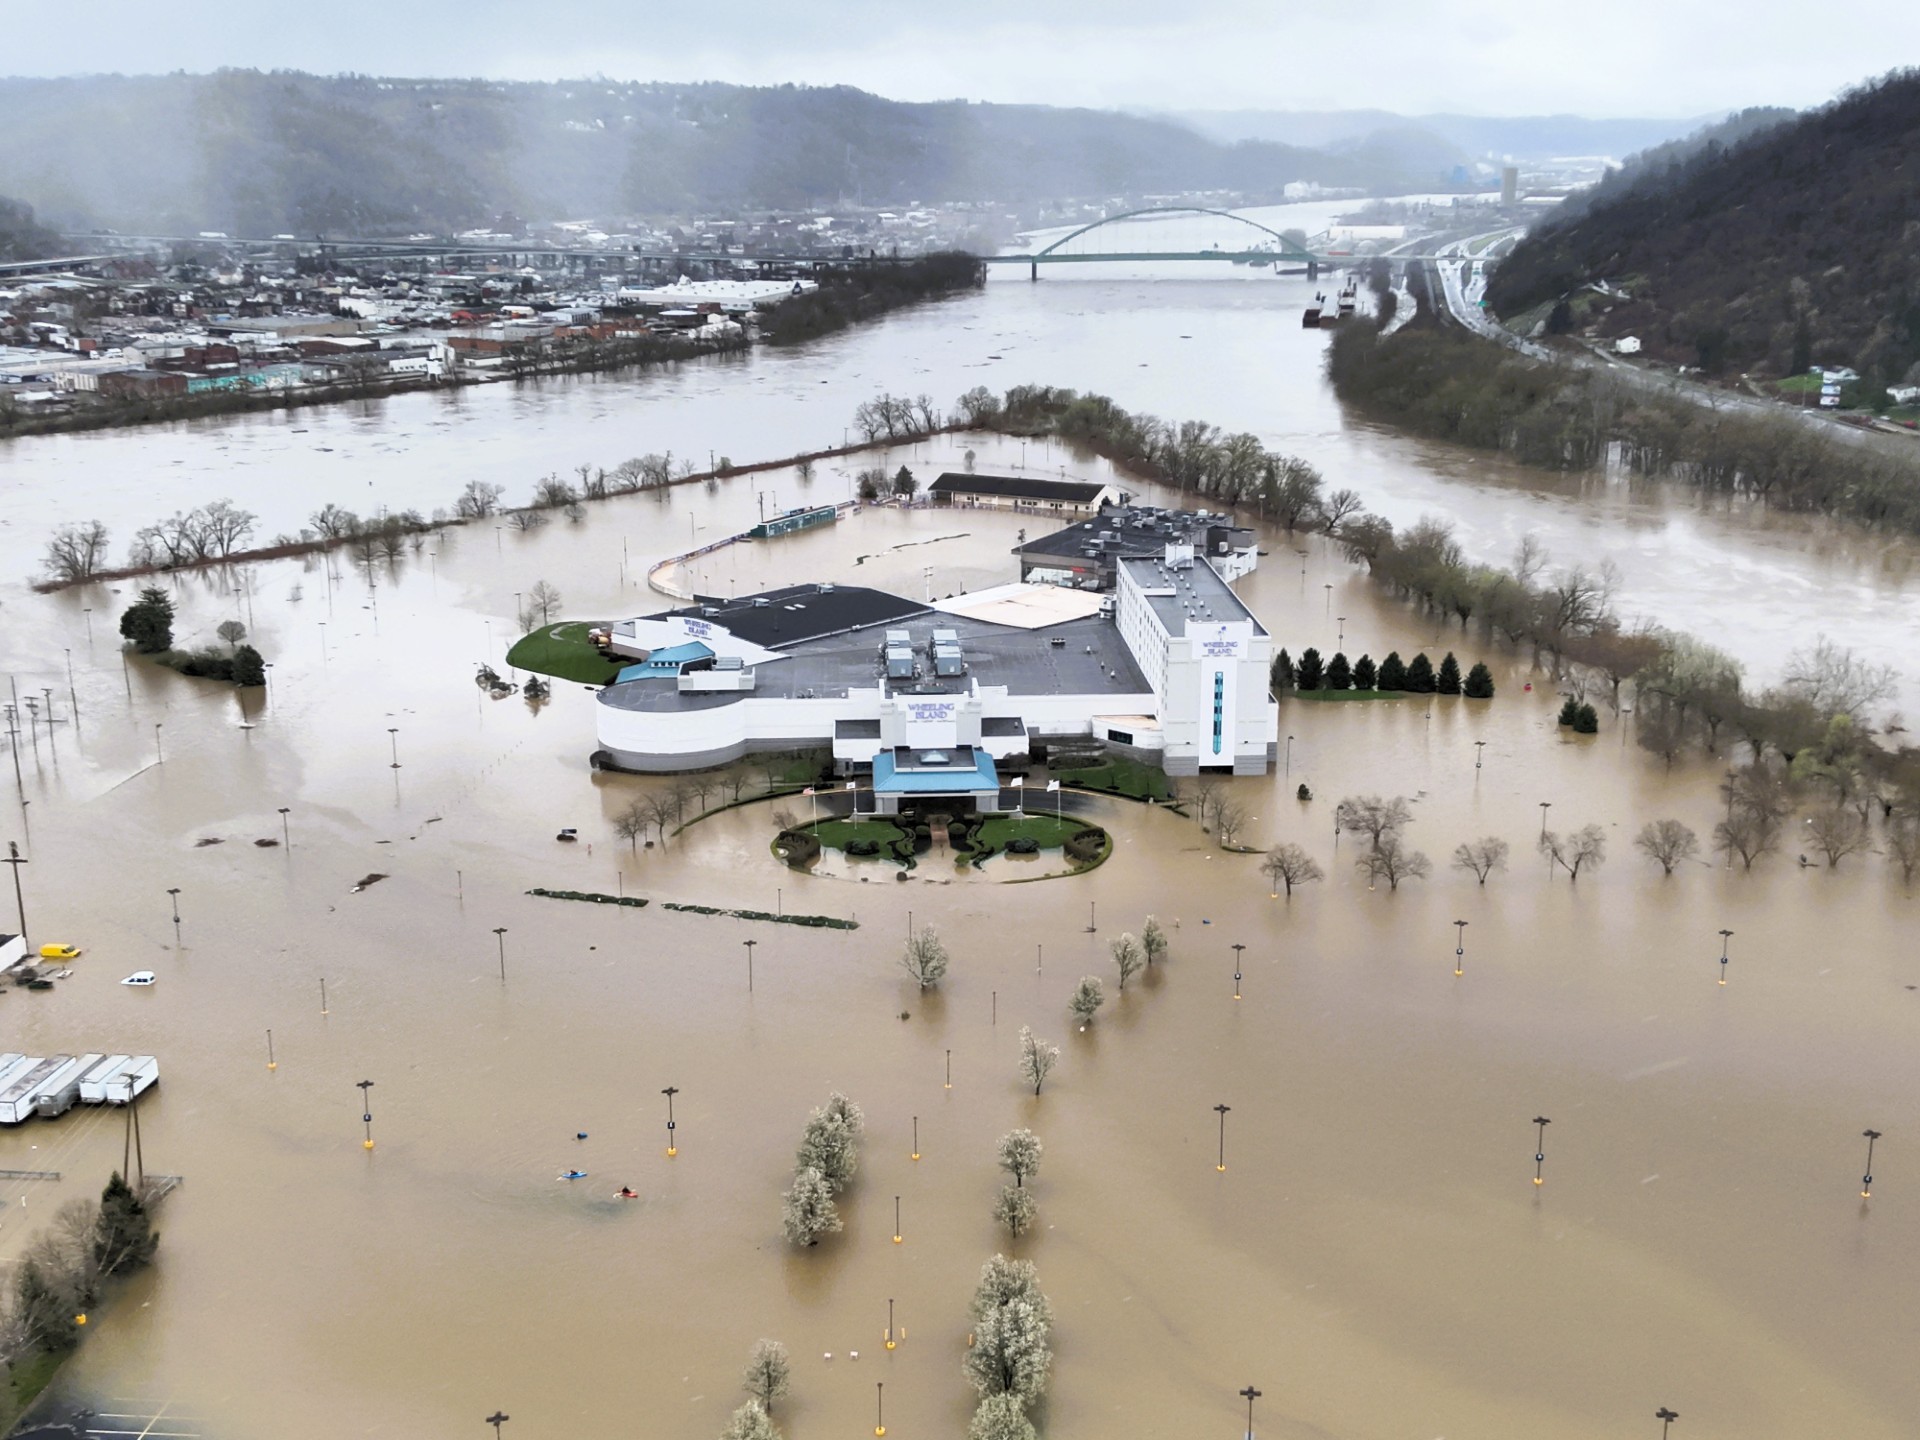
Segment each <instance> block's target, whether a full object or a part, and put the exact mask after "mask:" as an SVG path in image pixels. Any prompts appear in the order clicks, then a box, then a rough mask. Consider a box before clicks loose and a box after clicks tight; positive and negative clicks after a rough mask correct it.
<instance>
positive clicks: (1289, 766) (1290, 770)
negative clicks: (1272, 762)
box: [1287, 735, 1293, 775]
mask: <svg viewBox="0 0 1920 1440" xmlns="http://www.w3.org/2000/svg"><path fill="white" fill-rule="evenodd" d="M1287 774H1289V775H1291V774H1293V737H1292V736H1291V735H1289V736H1287Z"/></svg>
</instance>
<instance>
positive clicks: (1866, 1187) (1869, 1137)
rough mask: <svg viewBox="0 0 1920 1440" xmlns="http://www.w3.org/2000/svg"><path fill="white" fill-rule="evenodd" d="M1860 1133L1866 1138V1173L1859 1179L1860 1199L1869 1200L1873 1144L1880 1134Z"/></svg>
mask: <svg viewBox="0 0 1920 1440" xmlns="http://www.w3.org/2000/svg"><path fill="white" fill-rule="evenodd" d="M1860 1133H1861V1134H1862V1135H1863V1136H1865V1137H1866V1141H1867V1172H1866V1174H1864V1175H1862V1176H1861V1177H1860V1198H1861V1199H1862V1200H1871V1199H1872V1198H1873V1142H1874V1141H1876V1140H1878V1139H1879V1138H1880V1132H1879V1131H1878V1130H1862V1131H1861V1132H1860Z"/></svg>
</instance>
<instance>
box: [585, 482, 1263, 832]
mask: <svg viewBox="0 0 1920 1440" xmlns="http://www.w3.org/2000/svg"><path fill="white" fill-rule="evenodd" d="M1125 513H1129V514H1133V515H1134V516H1135V517H1136V518H1138V516H1139V515H1140V514H1141V513H1142V512H1140V511H1138V510H1137V509H1136V510H1132V511H1129V512H1125ZM1147 513H1149V514H1153V515H1159V516H1163V517H1166V519H1167V521H1168V522H1169V523H1167V524H1166V525H1164V527H1162V533H1160V534H1159V535H1158V536H1157V540H1158V543H1157V545H1156V546H1154V547H1152V548H1151V549H1149V547H1148V546H1146V545H1145V544H1143V543H1142V542H1141V541H1140V539H1139V538H1138V537H1137V536H1135V537H1130V540H1129V543H1127V544H1125V545H1124V546H1111V547H1104V548H1102V549H1101V550H1100V553H1099V558H1100V560H1101V561H1102V562H1103V568H1104V569H1105V571H1106V574H1107V575H1110V577H1111V585H1110V588H1107V589H1090V588H1087V589H1083V588H1076V587H1075V586H1074V585H1072V584H1059V583H1054V584H1038V583H1032V582H1028V581H1022V582H1019V583H1015V584H1009V585H1002V586H997V587H995V588H993V589H990V590H984V591H976V592H974V593H972V594H968V595H956V596H952V597H949V598H948V599H945V600H940V601H935V602H932V603H931V604H922V603H920V602H918V601H914V600H910V599H906V598H904V597H902V596H898V595H891V594H887V593H885V592H883V591H879V590H872V589H867V588H864V587H859V586H842V585H832V584H819V585H802V586H791V587H788V588H786V589H782V590H773V591H768V592H766V593H765V594H761V595H753V596H747V597H744V598H742V599H737V600H731V601H721V600H717V599H714V600H706V601H703V602H701V603H697V604H694V605H690V606H686V607H684V608H681V609H677V610H669V611H665V612H663V613H660V614H656V615H647V616H641V617H637V618H635V619H631V620H623V621H621V622H619V623H618V624H616V625H614V626H613V627H612V628H611V630H610V632H609V633H608V634H607V635H606V637H605V644H606V646H607V648H608V649H609V650H610V651H611V652H612V653H614V654H617V655H622V656H627V657H630V658H631V659H632V660H633V662H634V663H633V664H631V665H628V666H627V667H626V668H625V669H624V670H622V671H621V672H620V675H619V677H618V679H617V680H615V682H614V683H613V684H611V685H608V686H607V687H606V688H605V689H603V690H601V691H600V693H599V695H598V697H597V700H598V704H597V707H596V729H597V733H598V739H599V746H600V748H599V749H598V751H596V752H595V755H594V757H593V758H594V762H595V763H596V764H597V765H600V766H602V767H605V768H609V769H618V770H631V771H639V772H645V773H659V772H673V771H683V770H696V769H702V768H706V767H709V766H715V765H723V764H726V763H728V762H730V761H733V760H737V759H739V758H740V757H741V756H743V755H746V754H749V753H751V752H754V751H765V750H795V749H806V748H814V747H830V748H831V750H832V752H833V757H834V761H835V765H836V768H837V769H838V770H839V771H840V772H841V773H842V774H844V775H848V776H860V777H869V776H870V777H871V783H872V787H873V793H874V799H875V803H876V805H877V807H878V808H880V809H882V810H888V809H892V808H894V804H895V803H896V802H897V798H899V797H904V796H910V795H925V794H929V793H937V794H944V795H951V796H955V797H961V796H965V797H970V798H971V799H972V800H973V801H974V803H975V804H976V805H977V806H978V807H979V808H982V809H994V808H1002V807H1001V805H1000V804H999V799H1000V797H1003V796H1005V795H1007V794H1010V793H1013V792H1004V791H1002V790H1001V788H1000V781H999V778H998V777H999V768H1000V767H1001V766H1003V765H1009V764H1011V765H1013V766H1016V767H1022V768H1024V767H1025V766H1026V765H1027V764H1028V763H1030V762H1034V761H1038V760H1042V759H1044V757H1045V755H1046V753H1047V750H1048V747H1049V746H1051V745H1054V744H1059V743H1063V742H1072V743H1073V744H1074V746H1075V748H1078V749H1084V748H1086V746H1087V743H1088V742H1089V740H1091V741H1094V742H1098V743H1099V744H1101V745H1104V746H1105V747H1106V748H1108V749H1111V750H1114V751H1117V752H1119V753H1121V754H1124V755H1127V756H1130V757H1133V758H1135V759H1139V760H1143V761H1146V762H1148V763H1151V764H1155V765H1158V766H1160V767H1162V768H1163V769H1164V770H1165V771H1166V772H1167V773H1168V774H1169V775H1195V774H1199V773H1200V772H1202V771H1215V772H1226V773H1232V774H1236V775H1259V774H1264V773H1266V771H1267V770H1268V768H1269V767H1270V766H1271V765H1272V764H1273V761H1274V754H1275V749H1276V741H1277V739H1278V734H1279V712H1278V709H1277V706H1276V705H1275V702H1274V700H1273V698H1272V696H1271V695H1270V694H1269V693H1268V689H1267V683H1268V669H1269V666H1270V664H1271V661H1272V658H1273V644H1272V640H1271V637H1269V636H1268V634H1267V631H1266V628H1265V627H1264V626H1262V625H1261V623H1260V622H1259V620H1257V619H1256V618H1255V617H1254V615H1253V614H1252V612H1251V611H1249V610H1248V609H1247V608H1246V606H1245V605H1243V604H1242V603H1241V601H1240V599H1239V597H1238V596H1237V595H1235V594H1234V592H1233V590H1232V588H1231V587H1230V586H1229V585H1228V583H1227V580H1226V579H1225V578H1223V576H1222V574H1221V569H1220V568H1216V563H1215V560H1216V558H1217V559H1218V560H1219V561H1221V562H1222V565H1223V568H1234V573H1236V574H1243V573H1245V571H1246V570H1248V569H1251V568H1252V565H1253V563H1254V560H1255V557H1256V556H1257V551H1254V550H1253V548H1252V546H1251V545H1250V544H1248V545H1245V546H1238V547H1235V546H1231V545H1230V543H1229V541H1230V540H1231V538H1232V535H1231V532H1229V533H1228V540H1221V539H1220V538H1219V537H1220V533H1221V527H1220V526H1219V525H1218V524H1217V523H1215V524H1213V525H1211V526H1209V525H1206V524H1201V525H1194V524H1192V523H1188V522H1191V521H1193V520H1195V519H1196V518H1199V517H1191V516H1182V515H1180V514H1178V513H1177V512H1166V511H1159V512H1147ZM1088 524H1090V525H1093V526H1095V527H1098V526H1099V524H1100V522H1099V521H1097V520H1096V521H1090V522H1088ZM1072 528H1074V529H1076V530H1078V529H1080V528H1081V527H1077V526H1076V527H1072ZM1115 528H1116V529H1117V528H1121V527H1120V526H1118V525H1116V527H1115ZM1136 528H1137V527H1136ZM1241 533H1244V532H1241ZM1094 534H1095V537H1096V539H1097V538H1098V530H1097V528H1096V530H1095V532H1094ZM1209 534H1212V535H1213V536H1214V537H1215V544H1217V545H1219V546H1220V547H1221V549H1220V553H1219V555H1218V556H1217V557H1210V556H1209V555H1208V554H1206V553H1204V552H1203V551H1202V549H1201V547H1202V546H1204V545H1205V544H1206V537H1207V536H1208V535H1209ZM1196 541H1198V542H1199V544H1196ZM1078 548H1084V547H1078ZM1209 548H1211V547H1209ZM1023 563H1024V557H1023ZM1081 583H1082V584H1085V583H1087V582H1086V581H1084V580H1083V581H1082V582H1081Z"/></svg>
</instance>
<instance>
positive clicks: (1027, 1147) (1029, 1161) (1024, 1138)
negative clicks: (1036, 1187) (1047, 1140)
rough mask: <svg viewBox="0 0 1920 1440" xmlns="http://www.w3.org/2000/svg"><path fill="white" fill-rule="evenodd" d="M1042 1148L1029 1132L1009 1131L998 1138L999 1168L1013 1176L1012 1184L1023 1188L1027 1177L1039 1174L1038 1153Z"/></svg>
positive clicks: (1036, 1137) (1031, 1132)
mask: <svg viewBox="0 0 1920 1440" xmlns="http://www.w3.org/2000/svg"><path fill="white" fill-rule="evenodd" d="M1043 1148H1044V1147H1043V1146H1042V1145H1041V1144H1040V1137H1039V1136H1038V1135H1036V1134H1034V1133H1033V1131H1031V1130H1009V1131H1008V1132H1007V1133H1006V1134H1004V1135H1002V1136H1001V1137H1000V1151H999V1154H1000V1168H1001V1169H1002V1170H1004V1171H1006V1172H1007V1173H1008V1174H1009V1175H1011V1176H1013V1183H1014V1184H1015V1185H1018V1186H1025V1185H1026V1183H1027V1179H1028V1177H1029V1176H1032V1175H1037V1174H1039V1173H1040V1153H1041V1151H1042V1149H1043Z"/></svg>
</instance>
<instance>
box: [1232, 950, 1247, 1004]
mask: <svg viewBox="0 0 1920 1440" xmlns="http://www.w3.org/2000/svg"><path fill="white" fill-rule="evenodd" d="M1232 948H1233V998H1234V999H1236V1000H1238V999H1239V998H1240V952H1241V951H1242V950H1245V949H1246V948H1247V947H1246V946H1245V945H1238V944H1236V945H1234V946H1233V947H1232Z"/></svg>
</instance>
